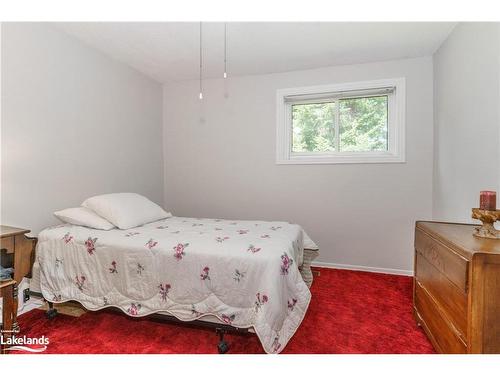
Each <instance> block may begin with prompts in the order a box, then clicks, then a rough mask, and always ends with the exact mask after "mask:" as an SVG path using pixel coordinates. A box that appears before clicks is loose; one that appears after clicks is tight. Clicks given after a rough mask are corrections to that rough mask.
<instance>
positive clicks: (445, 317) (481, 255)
mask: <svg viewBox="0 0 500 375" xmlns="http://www.w3.org/2000/svg"><path fill="white" fill-rule="evenodd" d="M475 227H476V226H475V225H470V224H452V223H438V222H424V221H420V222H417V224H416V227H415V282H414V298H413V301H414V302H413V308H414V314H415V318H416V320H417V322H418V324H420V325H421V326H422V327H423V329H424V330H425V332H426V333H427V336H428V337H429V339H430V340H431V342H432V344H433V345H434V348H435V349H436V350H437V351H438V352H439V353H500V240H492V239H480V238H476V237H474V236H473V235H472V233H473V229H474V228H475Z"/></svg>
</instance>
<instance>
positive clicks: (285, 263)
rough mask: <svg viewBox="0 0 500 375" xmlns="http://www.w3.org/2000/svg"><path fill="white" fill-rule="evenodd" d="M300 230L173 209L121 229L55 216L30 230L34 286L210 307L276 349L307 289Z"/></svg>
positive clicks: (72, 296)
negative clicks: (58, 221) (55, 221)
mask: <svg viewBox="0 0 500 375" xmlns="http://www.w3.org/2000/svg"><path fill="white" fill-rule="evenodd" d="M304 236H306V235H305V234H304V233H303V231H302V229H301V227H300V226H298V225H295V224H289V223H286V222H265V221H230V220H220V219H194V218H183V217H170V218H167V219H164V220H161V221H156V222H153V223H150V224H146V225H144V226H141V227H137V228H133V229H129V230H119V229H113V230H110V231H102V230H96V229H90V228H85V227H80V226H74V225H70V224H65V225H59V226H56V227H52V228H48V229H45V230H44V231H42V232H41V233H40V234H39V238H38V244H37V260H38V262H39V264H40V269H41V275H40V279H41V280H40V281H41V289H42V293H43V295H44V297H45V298H46V299H47V300H48V301H52V302H64V301H68V300H76V301H78V302H80V303H82V304H83V305H84V306H85V307H86V308H87V309H90V310H98V309H101V308H104V307H107V306H115V307H119V308H120V309H122V310H123V311H124V312H126V313H127V314H129V315H132V316H145V315H148V314H152V313H156V312H168V313H170V314H172V315H174V316H176V317H177V318H179V319H181V320H184V321H187V320H194V319H197V318H200V317H202V316H204V315H214V316H216V317H217V318H219V319H220V320H221V321H222V322H224V323H226V324H230V325H232V326H235V327H241V328H248V327H253V328H254V330H255V332H256V333H257V335H258V337H259V339H260V341H261V343H262V346H263V348H264V350H265V351H266V352H267V353H279V352H280V351H282V350H283V348H284V347H285V345H286V344H287V343H288V341H289V340H290V338H291V337H292V336H293V334H294V333H295V331H296V330H297V328H298V327H299V325H300V323H301V321H302V319H303V317H304V315H305V313H306V310H307V307H308V305H309V301H310V299H311V294H310V292H309V289H308V288H307V286H306V284H305V283H304V281H303V280H302V277H301V275H300V273H299V270H298V265H300V264H301V262H302V254H303V238H304Z"/></svg>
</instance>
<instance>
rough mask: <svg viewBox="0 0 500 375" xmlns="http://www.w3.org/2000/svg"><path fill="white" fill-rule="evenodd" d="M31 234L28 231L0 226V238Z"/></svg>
mask: <svg viewBox="0 0 500 375" xmlns="http://www.w3.org/2000/svg"><path fill="white" fill-rule="evenodd" d="M29 232H31V231H30V230H29V229H22V228H15V227H9V226H7V225H0V238H4V237H12V236H17V235H18V234H25V233H29Z"/></svg>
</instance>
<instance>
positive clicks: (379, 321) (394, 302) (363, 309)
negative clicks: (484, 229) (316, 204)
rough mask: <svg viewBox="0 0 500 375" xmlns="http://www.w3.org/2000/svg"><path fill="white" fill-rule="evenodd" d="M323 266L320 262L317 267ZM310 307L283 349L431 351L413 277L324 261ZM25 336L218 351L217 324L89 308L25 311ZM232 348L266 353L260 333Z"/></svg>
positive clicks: (61, 348)
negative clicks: (51, 315)
mask: <svg viewBox="0 0 500 375" xmlns="http://www.w3.org/2000/svg"><path fill="white" fill-rule="evenodd" d="M316 270H318V268H316ZM319 270H321V276H319V277H317V278H315V280H314V283H313V285H312V288H311V292H312V294H313V296H312V300H311V303H310V305H309V310H308V312H307V314H306V316H305V318H304V321H303V322H302V324H301V326H300V327H299V329H298V330H297V332H296V333H295V335H294V337H292V339H291V340H290V342H289V343H288V345H287V346H286V347H285V349H284V350H283V353H284V354H286V353H288V354H290V353H305V354H307V353H433V352H434V350H433V348H432V345H431V343H430V342H429V340H428V339H427V337H426V336H425V334H424V332H423V330H422V329H421V328H419V327H417V325H416V322H415V319H414V318H413V314H412V308H413V307H412V288H413V279H412V278H411V277H406V276H394V275H382V274H376V273H368V272H355V271H346V270H333V269H327V268H321V269H319ZM19 320H20V323H21V327H22V328H23V329H22V332H21V334H23V335H27V336H33V337H38V336H41V335H45V336H46V337H49V339H50V344H49V345H48V348H47V350H46V351H45V352H44V353H214V354H215V353H217V352H218V348H217V347H216V345H214V339H215V338H214V331H213V330H212V329H210V330H209V329H200V328H192V327H189V326H185V325H178V324H175V325H174V324H165V323H161V322H156V321H154V320H151V319H148V318H144V319H143V318H129V317H127V316H124V315H122V314H116V313H113V312H107V311H101V312H91V311H90V312H88V313H86V314H84V315H82V316H81V317H79V318H74V317H71V316H67V315H63V314H59V316H57V318H56V319H53V320H47V318H46V317H45V314H44V311H41V310H33V311H30V312H28V313H26V314H23V315H21V316H20V317H19ZM224 340H226V341H227V342H229V343H230V344H231V350H230V353H231V354H239V353H263V350H262V346H261V344H260V342H259V340H258V338H257V337H256V336H255V335H240V334H233V333H227V334H225V337H224Z"/></svg>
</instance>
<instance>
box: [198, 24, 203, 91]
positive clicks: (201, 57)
mask: <svg viewBox="0 0 500 375" xmlns="http://www.w3.org/2000/svg"><path fill="white" fill-rule="evenodd" d="M202 43H203V39H202V28H201V21H200V96H199V97H200V100H202V99H203V86H202V83H201V79H202V70H203V54H202Z"/></svg>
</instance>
